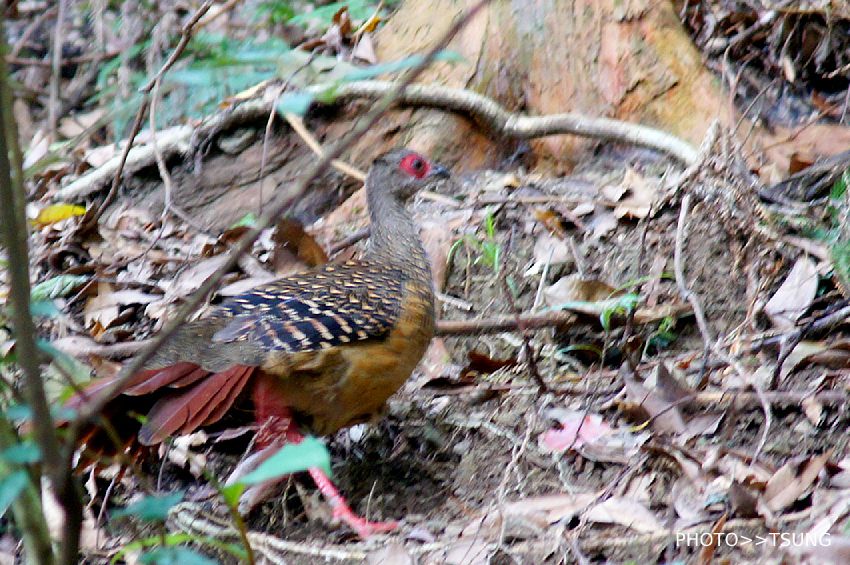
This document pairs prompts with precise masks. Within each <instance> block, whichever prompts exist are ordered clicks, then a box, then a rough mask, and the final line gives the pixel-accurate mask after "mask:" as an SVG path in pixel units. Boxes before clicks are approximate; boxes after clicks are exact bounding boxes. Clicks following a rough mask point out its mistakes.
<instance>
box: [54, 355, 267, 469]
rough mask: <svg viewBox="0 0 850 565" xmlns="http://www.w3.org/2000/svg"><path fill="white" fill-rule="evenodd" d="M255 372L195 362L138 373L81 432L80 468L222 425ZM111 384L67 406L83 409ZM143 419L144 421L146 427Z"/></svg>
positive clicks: (100, 383)
mask: <svg viewBox="0 0 850 565" xmlns="http://www.w3.org/2000/svg"><path fill="white" fill-rule="evenodd" d="M256 372H257V368H256V367H247V366H244V365H234V366H233V367H231V368H229V369H227V370H225V371H221V372H219V373H213V372H211V371H207V370H205V369H203V368H201V367H199V366H198V365H196V364H194V363H177V364H175V365H171V366H169V367H165V368H162V369H147V370H144V371H139V372H138V373H137V374H136V375H134V376H133V378H132V379H131V380H130V382H129V383H128V384H127V386H126V388H125V389H124V390H123V392H122V393H120V394H118V395H116V396H115V398H113V399H112V400H110V401H109V402H108V403H107V404H106V406H105V407H104V408H103V410H102V411H101V413H100V414H99V416H98V418H97V419H96V421H95V422H93V423H92V424H91V425H89V426H86V427H85V428H84V429H83V430H81V433H80V439H79V444H80V446H82V447H83V451H82V456H81V461H80V466H81V467H87V466H89V465H91V464H92V463H97V462H98V460H99V459H101V458H104V457H109V456H114V455H116V454H118V453H124V452H126V451H127V450H128V449H129V448H131V447H132V446H134V445H135V446H139V445H142V446H147V445H153V444H156V443H159V442H162V441H163V440H165V439H166V438H167V437H168V436H172V435H181V434H187V433H190V432H192V431H195V430H196V429H198V428H200V427H202V426H208V425H211V424H214V423H216V422H218V421H219V420H220V419H221V418H222V417H223V416H224V415H225V414H226V413H227V412H228V410H230V409H231V408H232V407H233V404H234V403H235V402H236V400H237V399H238V398H239V397H240V395H241V393H242V392H243V391H244V390H245V387H246V385H247V384H248V382H249V381H250V380H251V377H252V376H253V375H254V374H255V373H256ZM113 383H114V379H102V380H99V381H97V382H95V383H92V384H91V385H89V386H88V387H87V388H86V390H85V391H83V392H81V393H80V394H77V395H75V396H74V397H72V398H71V399H70V400H69V401H68V402H67V403H66V407H68V408H71V409H77V410H79V409H81V408H83V407H84V406H85V405H86V403H87V402H89V401H90V400H91V399H92V398H93V397H95V396H96V395H97V394H99V393H100V392H101V391H103V390H105V389H106V388H108V387H110V386H112V384H113ZM142 419H144V420H146V421H145V422H144V423H142ZM60 423H61V422H60ZM64 423H67V422H64ZM107 428H108V429H107ZM131 451H132V450H131Z"/></svg>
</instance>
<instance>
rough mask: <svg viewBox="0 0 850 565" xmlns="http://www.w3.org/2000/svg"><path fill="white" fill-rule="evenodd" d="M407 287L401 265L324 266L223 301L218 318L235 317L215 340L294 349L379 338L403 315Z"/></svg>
mask: <svg viewBox="0 0 850 565" xmlns="http://www.w3.org/2000/svg"><path fill="white" fill-rule="evenodd" d="M404 285H405V282H404V275H403V273H402V272H401V271H400V270H399V269H394V268H388V267H385V266H381V265H379V264H377V263H372V262H363V261H357V262H355V261H349V262H346V263H342V264H340V265H330V266H326V267H325V268H323V269H320V270H318V271H314V272H310V273H304V274H302V275H299V276H296V277H289V278H286V279H282V280H280V281H276V282H273V283H270V284H267V285H263V286H260V287H258V288H256V289H253V290H250V291H248V292H245V293H242V294H240V295H238V296H235V297H233V298H231V299H230V300H228V301H226V302H224V303H223V304H222V305H221V307H220V308H219V309H218V311H217V312H216V316H227V317H232V320H231V321H230V322H229V323H228V324H227V325H225V326H224V327H223V328H222V329H220V330H219V331H217V332H216V333H215V334H214V335H213V341H215V342H220V343H221V342H224V343H233V342H238V341H248V342H253V343H257V344H259V345H261V346H262V347H263V348H264V349H266V350H268V351H285V352H287V353H295V352H299V351H316V350H320V349H327V348H330V347H334V346H337V345H344V344H348V343H355V342H358V341H365V340H369V339H375V338H380V337H383V336H384V335H386V334H387V332H389V331H390V330H391V329H392V327H393V325H394V324H395V323H396V322H397V320H398V318H399V314H400V310H401V301H402V298H403V294H404Z"/></svg>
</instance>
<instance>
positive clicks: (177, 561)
mask: <svg viewBox="0 0 850 565" xmlns="http://www.w3.org/2000/svg"><path fill="white" fill-rule="evenodd" d="M139 561H140V562H142V563H145V564H146V565H217V562H215V561H213V560H212V559H210V558H209V557H206V556H204V555H201V554H200V553H198V552H197V551H195V550H194V549H190V548H188V547H174V546H170V547H158V548H156V549H154V550H153V551H149V552H147V553H144V554H142V555H140V556H139Z"/></svg>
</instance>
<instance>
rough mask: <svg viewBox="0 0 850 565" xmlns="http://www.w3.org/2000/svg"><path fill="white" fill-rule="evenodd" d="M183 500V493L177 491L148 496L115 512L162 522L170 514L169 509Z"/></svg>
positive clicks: (147, 520) (117, 514)
mask: <svg viewBox="0 0 850 565" xmlns="http://www.w3.org/2000/svg"><path fill="white" fill-rule="evenodd" d="M181 500H183V493H182V492H177V493H174V494H169V495H167V496H146V497H144V498H143V499H141V500H140V501H138V502H135V503H133V504H131V505H130V506H128V507H127V508H124V509H122V510H119V511H118V512H116V513H115V516H135V517H136V518H138V519H139V520H143V521H145V522H162V521H164V520H165V518H166V517H167V516H168V511H169V510H171V508H172V507H173V506H174V505H176V504H178V503H180V501H181Z"/></svg>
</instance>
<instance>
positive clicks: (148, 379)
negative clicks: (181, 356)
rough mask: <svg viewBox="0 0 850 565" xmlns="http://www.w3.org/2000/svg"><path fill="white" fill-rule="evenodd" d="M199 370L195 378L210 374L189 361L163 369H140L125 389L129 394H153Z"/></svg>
mask: <svg viewBox="0 0 850 565" xmlns="http://www.w3.org/2000/svg"><path fill="white" fill-rule="evenodd" d="M199 370H200V373H199V374H198V375H197V376H196V378H195V380H197V379H200V378H202V377H203V376H204V375H208V374H209V371H204V370H203V369H201V368H200V367H198V364H197V363H188V362H184V363H175V364H174V365H170V366H168V367H163V368H162V369H146V370H144V371H139V372H138V373H136V374H135V375H134V376H133V378H132V380H131V381H130V382H129V383H128V384H127V388H125V389H124V394H127V395H129V396H141V395H143V394H151V393H152V392H155V391H157V390H159V389H161V388H163V387H166V386H175V384H174V383H175V382H180V381H182V380H183V379H184V378H185V377H187V376H189V375H193V376H194V375H195V374H196V373H198V372H199ZM187 384H188V383H187ZM176 386H185V385H176Z"/></svg>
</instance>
